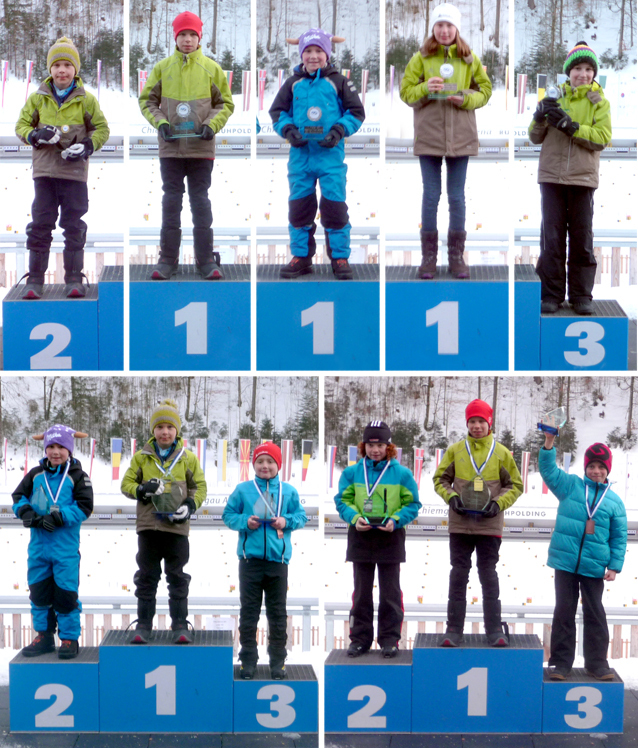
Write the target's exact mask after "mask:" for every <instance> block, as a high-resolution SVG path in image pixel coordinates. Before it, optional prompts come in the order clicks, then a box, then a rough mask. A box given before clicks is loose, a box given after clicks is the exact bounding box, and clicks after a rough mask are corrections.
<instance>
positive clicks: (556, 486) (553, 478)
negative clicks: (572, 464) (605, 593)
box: [538, 448, 627, 579]
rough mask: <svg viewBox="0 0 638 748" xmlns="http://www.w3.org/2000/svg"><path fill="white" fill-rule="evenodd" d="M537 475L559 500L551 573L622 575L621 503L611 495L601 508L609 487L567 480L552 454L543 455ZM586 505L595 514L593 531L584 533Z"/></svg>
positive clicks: (623, 519) (545, 451)
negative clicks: (607, 573)
mask: <svg viewBox="0 0 638 748" xmlns="http://www.w3.org/2000/svg"><path fill="white" fill-rule="evenodd" d="M538 466H539V469H540V474H541V476H542V478H543V480H544V481H545V483H546V484H547V487H548V488H549V490H550V491H551V492H552V493H553V494H554V496H556V498H557V499H558V502H559V504H558V512H557V514H556V525H555V528H554V532H553V533H552V539H551V541H550V544H549V556H548V560H547V565H548V566H551V568H552V569H560V570H561V571H568V572H571V573H572V574H581V575H582V576H585V577H594V578H599V579H600V578H602V577H604V576H605V570H606V569H610V570H612V571H616V572H620V571H622V567H623V562H624V559H625V552H626V550H627V514H626V512H625V505H624V504H623V502H622V499H621V498H620V497H619V496H618V495H617V494H615V493H614V492H613V491H612V490H611V489H609V490H608V491H607V493H605V497H604V499H603V500H602V502H600V503H599V501H600V497H601V496H602V494H603V492H604V491H605V488H607V486H608V484H607V483H596V482H594V481H592V480H590V479H589V478H587V477H586V476H584V477H583V478H580V477H579V476H577V475H569V473H566V472H564V471H563V470H561V469H560V468H559V467H558V466H557V465H556V449H555V448H552V449H545V448H543V449H541V450H540V452H539V455H538ZM585 501H588V503H589V506H590V507H592V508H593V509H596V505H598V509H596V511H595V514H594V516H593V519H594V523H595V530H594V533H593V534H592V535H588V534H587V533H586V532H585V523H586V522H587V519H588V513H587V508H586V506H585Z"/></svg>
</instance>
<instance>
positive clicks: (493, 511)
mask: <svg viewBox="0 0 638 748" xmlns="http://www.w3.org/2000/svg"><path fill="white" fill-rule="evenodd" d="M500 511H501V508H500V506H499V505H498V504H497V503H496V501H490V503H489V504H488V505H487V509H484V510H483V518H484V519H491V518H492V517H496V515H497V514H498V513H499V512H500Z"/></svg>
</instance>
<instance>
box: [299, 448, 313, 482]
mask: <svg viewBox="0 0 638 748" xmlns="http://www.w3.org/2000/svg"><path fill="white" fill-rule="evenodd" d="M301 454H302V460H303V462H302V463H301V482H302V483H303V482H304V481H305V480H306V475H307V474H308V465H309V464H310V458H311V457H312V439H303V440H302V442H301Z"/></svg>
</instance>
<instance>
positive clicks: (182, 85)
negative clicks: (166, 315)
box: [140, 11, 235, 280]
mask: <svg viewBox="0 0 638 748" xmlns="http://www.w3.org/2000/svg"><path fill="white" fill-rule="evenodd" d="M173 34H174V37H175V44H176V49H175V51H174V52H173V54H172V55H171V56H170V57H167V58H166V59H165V60H162V61H161V62H158V63H157V65H155V67H154V68H153V71H152V72H151V74H150V75H149V77H148V79H147V81H146V85H145V86H144V90H143V91H142V93H141V94H140V108H141V110H142V114H143V115H144V116H145V117H146V119H147V120H148V121H149V122H150V123H151V125H153V127H155V128H156V129H157V130H158V134H159V156H160V171H161V175H162V189H163V190H164V197H163V199H162V229H161V231H160V255H159V259H158V263H157V265H156V266H155V268H154V269H153V273H152V276H151V277H152V278H153V279H154V280H166V279H168V278H170V277H171V276H172V275H174V274H175V273H177V271H178V266H179V248H180V244H181V241H182V229H181V214H182V198H183V196H184V179H186V181H187V182H188V197H189V200H190V205H191V213H192V216H193V249H194V252H195V263H196V265H197V270H198V272H199V274H200V275H201V276H202V278H204V279H206V280H219V279H220V278H223V274H222V271H221V269H220V267H219V259H218V258H219V254H218V253H214V252H213V230H212V228H211V226H212V223H213V213H212V209H211V204H210V199H209V197H208V191H209V189H210V184H211V175H212V171H213V164H214V161H215V135H216V134H217V133H218V132H219V131H220V130H221V129H222V127H224V125H225V124H226V122H227V121H228V118H229V117H230V115H231V114H232V113H233V111H234V109H235V105H234V103H233V97H232V94H231V92H230V88H229V86H228V81H227V79H226V74H225V73H224V71H223V70H222V69H221V67H220V66H219V65H218V64H217V63H216V62H215V61H214V60H211V59H210V58H209V57H206V55H205V54H204V52H203V50H202V48H201V46H200V41H201V38H202V21H201V19H200V18H199V17H198V16H196V15H195V14H194V13H190V12H188V11H186V12H184V13H180V14H179V15H178V16H177V17H176V18H175V20H174V21H173Z"/></svg>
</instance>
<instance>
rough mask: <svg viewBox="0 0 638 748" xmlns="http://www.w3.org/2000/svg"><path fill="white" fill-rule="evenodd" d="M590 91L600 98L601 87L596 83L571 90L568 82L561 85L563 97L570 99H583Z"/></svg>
mask: <svg viewBox="0 0 638 748" xmlns="http://www.w3.org/2000/svg"><path fill="white" fill-rule="evenodd" d="M590 91H594V92H595V93H597V94H599V95H601V96H602V93H603V89H602V86H601V85H600V84H599V83H596V81H592V82H591V83H590V84H589V85H588V86H578V87H577V88H573V87H572V85H571V83H569V81H567V82H566V83H563V92H564V95H565V96H567V97H569V98H572V99H584V98H585V97H586V96H587V94H588V93H590Z"/></svg>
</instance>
